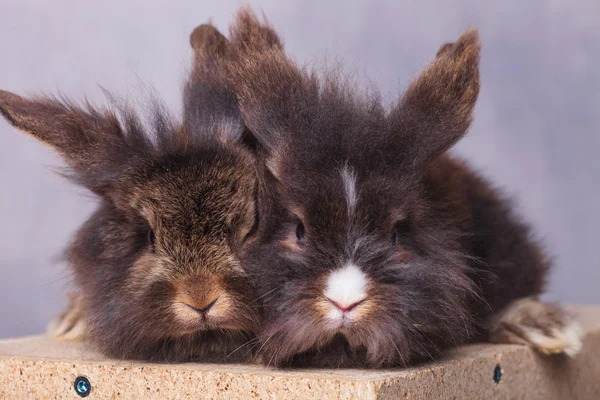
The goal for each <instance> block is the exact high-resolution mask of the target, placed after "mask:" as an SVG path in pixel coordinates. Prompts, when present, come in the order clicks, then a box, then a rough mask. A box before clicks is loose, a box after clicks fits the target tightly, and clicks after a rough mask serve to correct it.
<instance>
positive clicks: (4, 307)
mask: <svg viewBox="0 0 600 400" xmlns="http://www.w3.org/2000/svg"><path fill="white" fill-rule="evenodd" d="M240 3H241V2H238V1H233V0H219V1H214V2H206V1H197V0H189V1H184V0H170V1H166V0H162V1H161V0H152V1H150V0H139V1H124V0H113V1H107V0H104V1H95V2H91V1H80V0H72V1H70V0H53V1H45V0H39V1H33V0H27V1H26V0H0V38H1V40H0V88H2V89H6V90H10V91H13V92H17V93H20V94H31V93H36V92H39V91H45V92H56V91H58V90H60V91H62V92H63V93H65V94H66V95H68V96H71V97H73V98H76V99H82V98H83V96H84V95H85V96H87V97H88V98H90V99H91V100H93V101H95V102H99V103H102V102H104V98H103V94H102V91H101V89H100V87H99V85H102V86H103V87H104V88H106V89H108V90H110V91H111V92H116V93H119V94H121V95H124V96H127V97H136V96H139V94H140V89H139V88H140V86H144V85H146V86H147V85H152V86H153V87H154V89H155V91H156V92H157V93H159V94H160V95H161V96H162V97H163V99H164V100H165V101H166V102H167V104H168V105H169V106H170V107H171V108H172V109H173V110H174V111H175V112H179V110H180V107H181V105H180V89H181V82H182V79H183V77H184V75H185V73H186V71H187V68H188V64H189V63H190V56H191V51H190V49H189V45H188V35H189V33H190V32H191V30H192V29H193V28H194V26H196V25H197V24H199V23H202V22H205V21H207V20H208V18H212V20H213V22H214V23H215V24H216V25H217V26H218V27H219V28H221V29H226V27H227V24H228V23H229V21H230V19H231V17H232V14H233V13H234V11H235V9H236V8H237V6H238V5H239V4H240ZM252 5H253V6H254V8H255V9H256V10H260V9H262V10H263V11H264V12H265V14H266V15H267V16H268V17H269V18H270V19H271V21H272V22H273V24H274V25H275V26H276V27H277V28H278V29H279V30H280V32H281V34H282V35H283V37H284V40H285V45H286V49H287V50H288V51H289V52H290V53H291V54H293V55H294V56H295V57H296V58H297V59H298V60H300V61H302V62H313V61H315V60H322V59H325V58H327V59H340V60H343V61H344V62H345V63H346V65H347V69H349V70H351V71H356V72H358V73H359V75H362V76H365V77H368V78H369V79H370V80H371V81H372V82H373V83H375V84H376V85H377V86H379V87H380V88H381V90H382V92H383V93H384V94H385V97H386V98H387V99H388V100H389V101H392V100H393V99H394V98H395V97H396V96H397V95H398V93H399V91H400V90H401V89H402V88H403V87H405V86H406V84H407V82H408V81H409V80H410V78H411V77H412V76H413V75H414V74H415V73H417V72H418V71H419V70H420V68H422V67H423V66H424V65H425V64H426V62H427V61H429V60H431V59H432V58H433V56H434V55H435V52H436V51H437V49H438V47H439V45H440V44H441V43H442V42H445V41H449V40H453V39H454V38H456V37H457V36H458V35H459V34H460V33H461V32H462V31H463V30H464V29H465V28H467V27H469V26H478V27H479V28H480V32H481V36H482V41H483V44H484V47H483V57H482V82H483V88H482V91H481V96H480V99H479V103H478V106H477V109H476V119H475V123H474V125H473V127H472V129H471V132H470V134H469V136H468V137H467V138H466V139H465V140H463V141H462V142H461V143H460V144H459V146H458V147H457V149H456V151H457V152H459V153H460V154H461V155H463V156H465V157H466V158H468V159H469V160H470V161H471V163H472V164H473V165H475V166H476V167H477V168H479V169H481V170H482V171H484V172H485V174H487V176H489V177H490V178H492V179H493V180H494V181H495V182H496V183H497V184H498V185H500V186H501V187H505V188H506V191H507V193H508V194H510V195H512V196H514V197H515V199H516V201H517V206H518V210H519V212H520V213H521V214H522V215H524V216H526V218H527V219H528V220H530V221H531V222H532V224H533V225H534V226H535V228H536V229H537V232H539V234H540V236H541V237H542V238H543V239H544V241H545V244H546V245H547V248H548V249H549V251H550V252H551V254H552V255H554V256H555V261H556V263H555V264H556V266H555V269H554V271H553V275H552V278H551V284H550V286H549V294H548V297H549V298H551V299H558V300H562V301H566V302H572V303H600V293H599V292H598V286H599V284H600V255H599V254H600V243H599V239H600V237H599V234H598V230H599V228H600V186H599V185H598V182H599V180H600V162H599V161H598V148H599V147H600V132H599V129H600V2H599V1H598V0H528V1H525V0H502V1H495V2H484V1H481V0H454V1H443V2H442V1H439V2H430V1H422V0H421V1H414V0H388V1H385V0H381V1H378V0H344V1H339V2H332V1H322V0H296V1H288V0H285V1H284V0H265V1H255V2H252ZM364 81H365V83H367V79H366V78H365V79H364ZM0 154H1V156H0V191H1V194H0V218H1V223H0V321H1V322H0V337H9V336H16V335H24V334H31V333H37V332H41V331H42V330H43V329H44V327H45V325H46V323H47V322H48V320H49V319H50V318H51V317H52V316H53V315H54V314H56V313H57V312H59V310H60V309H61V307H62V306H63V305H64V301H65V299H64V296H63V293H64V291H65V289H66V288H68V282H69V273H68V271H67V270H66V268H65V265H63V264H61V263H60V262H56V259H57V256H58V255H59V254H60V251H61V249H62V248H63V246H64V245H65V243H66V242H67V241H68V240H69V238H70V236H71V234H72V233H73V232H74V230H75V229H76V228H77V226H78V225H79V224H80V223H82V222H83V221H84V219H85V218H86V216H87V215H88V214H89V213H90V212H91V210H92V209H93V207H94V199H93V198H91V197H90V196H88V195H86V193H85V192H84V191H83V190H82V189H78V188H76V187H73V186H71V185H70V184H68V183H66V182H64V181H63V180H62V179H61V178H60V177H58V176H57V175H55V174H54V173H52V172H51V170H50V168H49V167H53V166H57V165H62V164H61V162H60V160H59V159H58V158H57V157H56V156H55V155H54V154H52V153H51V152H50V151H49V150H48V149H46V148H45V147H43V146H42V145H40V144H38V143H36V142H34V140H32V139H30V138H29V137H26V136H25V135H23V134H21V133H19V132H17V131H15V130H13V129H12V128H11V127H9V125H8V124H7V123H5V122H4V121H3V120H2V121H0Z"/></svg>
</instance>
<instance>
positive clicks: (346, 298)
mask: <svg viewBox="0 0 600 400" xmlns="http://www.w3.org/2000/svg"><path fill="white" fill-rule="evenodd" d="M368 281H369V280H368V278H367V276H366V275H365V273H364V272H362V271H361V270H360V268H358V267H357V266H356V265H354V264H353V263H348V264H346V265H345V266H344V267H342V268H340V269H338V270H335V271H333V272H331V273H330V274H329V276H328V277H327V283H326V285H325V291H324V292H323V294H324V295H325V297H327V298H328V299H329V300H331V301H334V302H336V303H337V304H339V305H340V306H341V307H344V308H346V307H350V306H351V305H353V304H356V303H358V302H361V301H363V300H364V299H365V298H366V297H367V284H368Z"/></svg>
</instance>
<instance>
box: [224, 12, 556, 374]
mask: <svg viewBox="0 0 600 400" xmlns="http://www.w3.org/2000/svg"><path fill="white" fill-rule="evenodd" d="M230 32H231V43H232V48H231V50H230V51H231V58H230V59H229V61H228V62H227V63H226V64H225V66H226V72H227V73H226V77H227V82H228V83H229V84H230V85H231V86H232V87H233V88H234V89H235V92H236V94H237V98H238V102H239V107H240V111H241V114H242V116H243V118H244V121H245V123H246V125H247V126H248V128H249V129H250V130H251V131H252V132H253V134H254V136H255V137H256V140H257V142H258V149H259V160H260V161H261V162H260V168H261V170H260V172H259V191H258V206H259V207H258V210H259V215H260V220H259V226H258V230H257V234H256V238H254V239H253V240H252V241H250V242H249V243H248V245H247V246H245V248H244V252H243V258H244V265H245V268H246V269H247V270H248V272H249V274H250V276H251V278H252V281H253V283H254V285H255V288H256V291H257V295H258V296H259V297H260V299H261V301H262V303H263V304H262V306H263V311H264V327H263V329H262V331H261V332H260V333H259V335H258V341H259V344H258V346H259V350H260V351H259V352H260V357H261V359H262V360H263V362H264V363H266V364H269V365H277V366H325V367H369V368H380V367H392V366H403V365H408V364H411V363H414V362H416V361H419V360H423V359H432V358H437V357H438V356H439V355H440V354H441V353H442V352H443V351H444V350H445V349H447V348H448V347H452V346H455V345H459V344H461V343H466V342H469V341H472V340H475V339H476V338H478V337H480V336H481V335H483V334H484V333H485V329H486V328H485V323H486V321H488V319H489V318H490V316H493V315H495V314H497V313H499V312H501V311H502V310H504V309H505V308H506V307H507V306H509V304H511V303H512V302H513V301H515V300H518V299H521V298H524V297H528V296H532V295H537V294H539V293H540V292H541V290H542V288H543V284H544V280H545V277H546V274H547V270H548V263H547V261H546V258H545V256H544V254H543V253H542V252H541V250H540V249H539V247H538V246H537V244H536V243H535V241H534V240H533V239H532V238H531V237H530V234H529V230H528V227H527V226H526V225H525V224H523V223H522V222H520V220H519V219H518V218H517V217H516V216H514V215H513V213H512V212H511V210H510V207H509V205H508V203H507V202H506V201H505V200H503V199H502V197H501V196H500V195H499V194H498V192H497V191H496V190H495V189H494V188H492V187H491V186H490V185H489V184H488V183H487V182H486V181H485V180H484V179H482V178H481V177H479V176H478V175H477V174H476V173H475V172H473V171H472V170H471V169H469V167H468V166H466V165H465V164H464V163H463V162H461V161H459V160H457V159H454V158H452V157H450V156H449V155H448V154H447V153H446V150H448V149H449V148H450V147H451V146H452V145H453V144H455V143H456V142H457V141H458V140H459V139H460V138H461V137H462V136H463V135H464V134H465V133H466V131H467V130H468V127H469V125H470V123H471V120H472V113H473V108H474V105H475V101H476V99H477V95H478V92H479V71H478V63H479V55H480V47H481V45H480V43H479V39H478V34H477V31H476V30H468V31H466V32H465V33H463V34H462V35H461V36H460V37H459V38H458V40H457V41H456V42H455V43H452V44H449V45H447V46H444V47H443V51H440V52H439V54H438V56H437V57H436V59H434V60H433V61H432V62H431V64H430V65H429V66H428V67H426V68H425V70H424V71H423V72H422V73H421V74H420V75H419V76H418V77H417V78H416V79H415V80H414V81H413V82H412V83H411V84H410V85H409V87H408V88H407V90H406V91H405V93H404V95H403V97H402V98H401V99H400V101H398V103H397V104H396V105H395V107H394V108H393V109H392V110H391V112H386V111H385V110H384V107H383V106H382V104H381V101H380V96H379V95H378V94H376V93H367V94H364V93H359V92H358V91H357V90H356V89H355V88H354V87H353V86H352V85H350V84H348V83H346V80H345V79H344V78H343V77H342V76H340V75H339V73H338V72H337V71H330V72H325V73H323V74H320V75H317V74H314V73H312V72H310V71H308V70H307V69H304V68H301V67H299V66H298V65H297V64H296V63H295V62H294V61H293V60H291V59H290V58H289V57H288V56H287V55H286V54H285V53H284V52H283V50H282V49H281V47H280V46H277V45H273V43H279V41H278V40H273V29H272V28H271V26H270V25H269V24H268V23H266V22H265V21H264V19H263V20H262V21H261V20H259V19H258V18H256V16H255V15H253V14H252V12H251V11H250V10H249V9H242V10H240V11H239V13H238V15H237V17H236V19H235V21H234V23H233V24H232V27H231V29H230ZM249 38H250V39H249ZM248 41H249V42H251V44H250V45H247V44H245V43H246V42H248ZM344 171H345V172H344ZM349 264H351V265H353V266H356V267H357V268H359V269H360V271H361V272H362V273H363V274H364V275H360V276H361V284H360V285H357V284H356V282H354V283H353V282H352V281H351V280H352V279H353V278H352V277H356V276H358V275H359V274H357V273H354V274H346V275H343V276H341V278H340V279H350V281H348V282H346V283H347V285H346V286H344V282H340V281H337V280H336V285H337V286H338V287H360V290H363V288H364V290H365V291H366V293H365V294H366V296H363V295H362V293H361V296H360V299H361V300H360V301H358V302H353V303H354V304H352V307H350V308H349V309H345V308H344V307H342V308H340V307H338V306H339V304H338V305H337V306H336V304H335V303H336V299H337V297H339V296H338V295H337V294H334V295H331V294H330V293H329V292H328V291H327V282H328V277H329V276H331V274H332V273H334V271H337V270H339V269H340V268H342V267H343V266H344V265H349ZM355 272H356V271H355ZM353 285H354V286H353ZM328 295H329V296H330V297H334V298H333V299H331V298H328ZM336 296H337V297H336ZM344 296H346V294H344ZM347 296H348V298H354V299H356V298H357V297H356V296H354V297H351V296H350V294H347Z"/></svg>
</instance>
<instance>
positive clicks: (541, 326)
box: [490, 298, 584, 357]
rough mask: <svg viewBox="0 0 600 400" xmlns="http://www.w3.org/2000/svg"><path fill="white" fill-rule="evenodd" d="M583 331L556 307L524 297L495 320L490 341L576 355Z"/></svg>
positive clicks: (544, 351) (563, 311)
mask: <svg viewBox="0 0 600 400" xmlns="http://www.w3.org/2000/svg"><path fill="white" fill-rule="evenodd" d="M583 334H584V332H583V329H582V328H581V326H580V325H579V323H578V322H577V321H576V320H575V319H573V318H572V317H571V316H569V315H568V314H567V313H566V311H565V310H563V309H562V308H561V307H560V306H558V305H556V304H547V303H541V302H540V301H539V300H537V299H532V298H525V299H520V300H517V301H515V302H513V303H512V304H510V305H509V306H508V307H507V308H506V310H504V311H503V312H501V313H500V314H499V315H498V316H497V317H495V320H494V322H493V323H492V328H491V329H490V341H492V342H495V343H517V344H526V345H529V346H531V347H533V348H535V349H537V350H538V351H540V352H542V353H544V354H558V353H564V354H566V355H568V356H571V357H573V356H575V354H577V353H578V352H579V350H581V340H582V337H583Z"/></svg>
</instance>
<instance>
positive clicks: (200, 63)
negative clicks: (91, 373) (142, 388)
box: [0, 25, 259, 361]
mask: <svg viewBox="0 0 600 400" xmlns="http://www.w3.org/2000/svg"><path fill="white" fill-rule="evenodd" d="M191 39H192V45H193V46H194V48H195V50H196V52H195V62H194V67H193V70H192V72H191V74H190V77H189V80H188V82H187V84H186V86H185V93H184V118H183V123H182V124H175V123H174V122H173V121H172V120H171V119H170V118H169V117H168V116H167V115H166V113H165V112H164V111H163V110H162V108H161V107H158V106H156V107H154V108H153V118H154V121H153V122H154V123H153V129H152V131H151V132H149V131H148V130H147V129H146V128H145V127H144V126H143V125H142V124H141V122H140V121H139V120H138V118H137V117H136V115H135V114H134V113H133V112H132V111H131V110H128V109H126V108H125V109H121V110H120V111H119V112H118V113H115V112H114V111H112V110H110V109H104V108H102V109H99V108H95V107H93V106H91V105H89V104H88V105H87V106H86V107H84V108H80V107H78V106H76V105H74V104H72V103H70V102H67V101H61V100H57V99H54V98H34V99H25V98H22V97H19V96H17V95H14V94H11V93H8V92H4V91H2V92H0V113H1V114H2V115H3V116H4V117H5V118H6V120H7V121H8V122H10V123H11V124H12V125H14V126H15V127H16V128H18V129H20V130H23V131H25V132H27V133H29V134H30V135H32V136H33V137H35V138H36V139H38V140H40V141H41V142H43V143H45V144H48V145H49V146H50V147H51V148H52V149H54V150H55V151H57V152H58V153H59V154H60V155H61V156H62V157H63V158H64V159H65V161H66V162H67V164H68V166H69V172H68V175H69V177H70V178H72V179H73V180H74V181H75V182H77V183H78V184H81V185H83V186H84V187H86V188H88V189H89V190H90V191H91V192H93V193H95V194H96V195H97V196H98V198H99V206H98V209H97V210H96V212H95V213H94V214H93V215H92V216H91V217H90V218H89V220H88V221H87V222H85V224H84V225H83V226H82V227H81V228H80V229H79V231H78V232H77V235H76V236H75V239H74V240H73V242H72V243H71V245H70V246H69V248H68V250H67V252H66V257H67V260H68V262H69V265H70V267H71V268H72V270H73V272H74V280H75V284H76V286H77V288H78V289H79V290H78V292H77V294H76V295H75V298H74V299H73V300H72V303H71V306H72V307H71V309H70V310H69V312H67V313H66V315H64V316H63V318H62V319H61V320H60V321H59V324H56V325H55V327H54V329H55V333H56V334H57V335H59V336H61V335H62V336H64V337H67V338H68V337H69V335H70V336H77V335H80V334H82V333H84V334H85V336H87V337H88V339H89V340H90V341H91V342H92V343H93V344H94V345H95V346H96V347H97V348H98V349H99V350H101V351H102V352H103V353H104V354H107V355H109V356H113V357H117V358H128V359H142V360H155V361H188V360H199V361H237V360H245V359H247V358H248V356H249V354H250V346H248V343H249V341H251V340H252V338H253V336H254V334H255V333H256V332H257V330H258V328H259V320H258V315H257V309H256V299H255V296H254V292H253V290H252V288H251V286H250V285H249V284H248V280H247V274H246V272H245V271H244V270H243V269H242V265H241V262H240V260H239V258H238V255H237V254H238V252H239V249H240V246H241V245H242V243H243V242H244V241H245V240H246V239H247V236H248V235H249V234H250V233H251V231H252V229H253V226H255V220H256V204H255V196H256V166H255V165H256V159H255V156H254V154H253V153H252V152H251V146H245V145H244V144H243V141H244V137H245V133H246V129H245V126H244V123H243V121H242V119H241V117H240V113H239V110H238V106H237V103H236V99H235V95H234V93H233V92H232V91H231V89H230V88H229V87H228V86H227V85H226V84H225V83H224V81H223V80H222V79H221V75H220V66H219V63H220V61H219V60H220V57H222V56H223V54H224V53H225V52H226V50H227V41H226V40H225V38H224V37H223V36H222V35H221V34H220V33H219V32H218V31H217V30H216V29H215V28H214V27H212V26H210V25H205V26H202V27H200V28H198V29H197V30H196V31H195V32H194V34H193V35H192V37H191ZM60 323H62V326H60ZM73 332H74V333H73Z"/></svg>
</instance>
